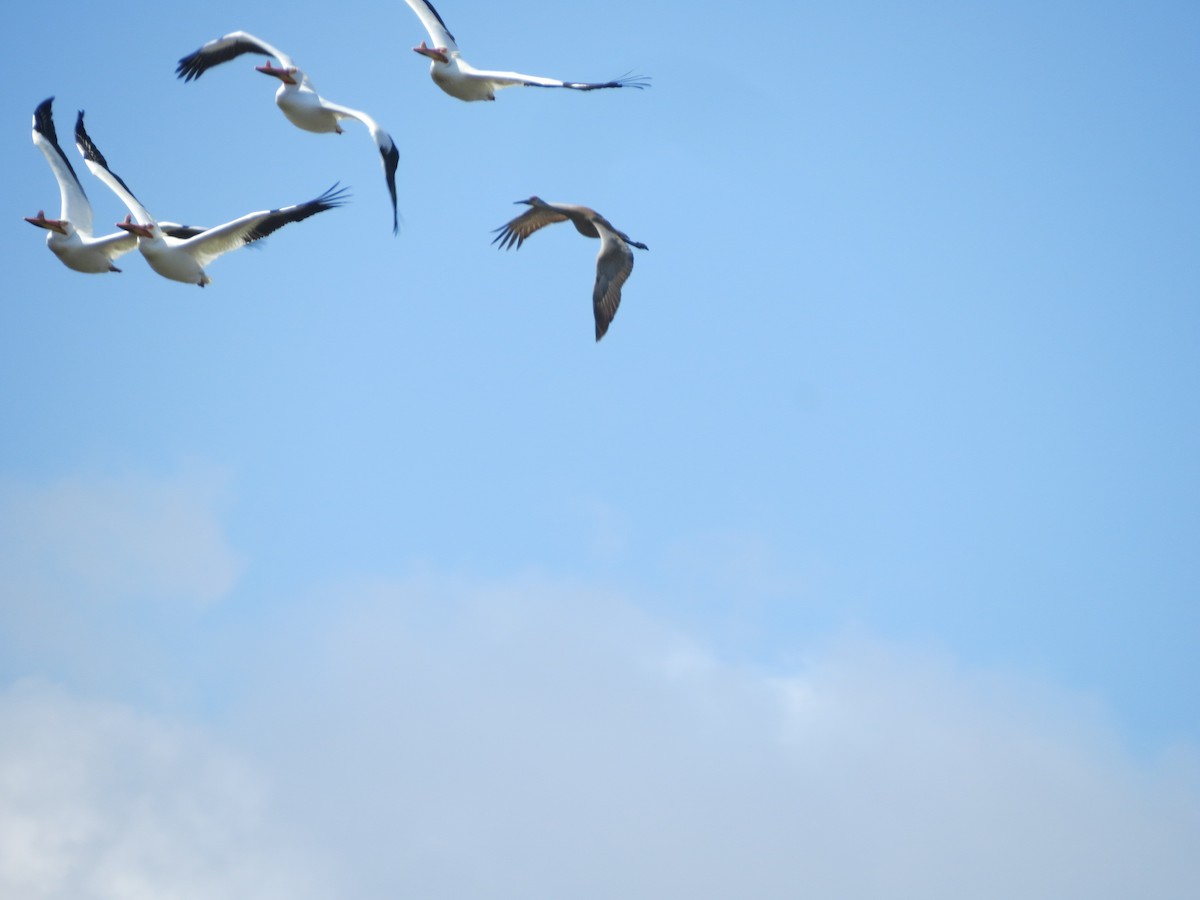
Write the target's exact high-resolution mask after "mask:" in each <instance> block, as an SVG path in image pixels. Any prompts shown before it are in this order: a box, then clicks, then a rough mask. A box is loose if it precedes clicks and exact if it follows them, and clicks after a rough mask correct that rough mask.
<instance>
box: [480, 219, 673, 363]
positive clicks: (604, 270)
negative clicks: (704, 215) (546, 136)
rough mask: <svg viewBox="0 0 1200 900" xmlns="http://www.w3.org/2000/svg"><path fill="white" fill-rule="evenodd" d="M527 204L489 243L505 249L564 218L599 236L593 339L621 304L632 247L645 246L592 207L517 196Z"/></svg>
mask: <svg viewBox="0 0 1200 900" xmlns="http://www.w3.org/2000/svg"><path fill="white" fill-rule="evenodd" d="M516 202H517V203H523V204H525V205H526V206H528V207H529V209H528V210H527V211H526V212H523V213H521V215H519V216H517V217H516V218H515V219H513V220H512V221H511V222H508V223H506V224H504V225H502V226H500V227H499V228H497V229H496V231H498V232H499V234H497V235H496V237H495V239H493V241H492V243H493V244H499V245H500V246H501V247H502V248H504V249H505V250H508V249H510V248H512V247H514V246H515V247H516V248H517V249H520V247H521V245H522V244H523V243H525V239H526V238H527V237H529V236H530V235H531V234H533V233H534V232H535V231H537V230H538V229H539V228H543V227H545V226H546V225H553V224H554V223H555V222H565V221H567V220H568V219H569V220H570V221H571V224H572V225H574V226H575V230H576V231H578V232H579V233H580V234H582V235H583V236H584V237H590V238H597V237H598V238H600V252H599V253H598V254H597V255H596V286H595V288H594V289H593V290H592V312H593V313H594V314H595V317H596V340H597V341H598V340H600V338H602V337H604V333H605V332H606V331H608V326H609V323H610V322H612V320H613V316H615V315H616V314H617V307H618V306H620V305H621V286H622V285H623V284H625V279H627V278H628V277H629V273H630V272H632V271H633V251H632V250H630V249H629V248H630V247H637V248H638V249H639V250H649V249H650V248H649V247H647V246H646V245H645V244H643V243H640V242H638V241H635V240H633V239H632V238H630V237H629V235H627V234H626V233H625V232H623V231H618V230H617V229H616V228H613V226H612V223H611V222H609V221H608V219H606V218H604V216H602V215H600V213H598V212H596V211H595V210H594V209H590V208H589V207H586V206H574V205H572V204H570V203H547V202H546V201H545V200H543V199H542V198H541V197H530V198H529V199H528V200H518V201H516Z"/></svg>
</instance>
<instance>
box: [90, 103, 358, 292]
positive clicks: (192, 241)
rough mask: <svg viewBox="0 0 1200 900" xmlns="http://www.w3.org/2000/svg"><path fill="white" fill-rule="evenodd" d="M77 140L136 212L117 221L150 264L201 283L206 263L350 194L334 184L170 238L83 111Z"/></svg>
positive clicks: (172, 275)
mask: <svg viewBox="0 0 1200 900" xmlns="http://www.w3.org/2000/svg"><path fill="white" fill-rule="evenodd" d="M75 144H76V146H77V147H78V148H79V152H80V153H82V154H83V161H84V162H85V163H86V164H87V167H88V168H89V169H91V170H92V172H93V173H94V174H95V175H96V177H97V178H99V179H100V180H101V181H103V182H104V183H105V184H107V185H108V186H109V187H110V188H112V191H113V193H115V194H116V195H117V196H118V197H119V198H121V202H123V203H124V204H125V205H126V206H127V207H128V208H129V212H130V213H131V214H132V217H131V216H126V217H125V221H124V222H118V223H117V227H118V228H121V229H123V230H125V231H127V232H129V233H130V234H131V235H134V236H135V239H136V240H137V246H138V250H140V251H141V254H142V256H144V257H145V258H146V262H148V263H149V264H150V268H152V269H153V270H154V271H155V272H157V273H158V274H159V275H161V276H163V277H164V278H170V279H171V280H172V281H182V282H184V283H185V284H198V285H200V287H204V286H205V285H206V284H208V283H209V282H210V281H211V280H212V279H210V278H209V277H208V273H207V272H205V271H204V267H205V266H207V265H208V264H209V263H211V262H212V261H213V260H214V259H216V258H217V257H218V256H222V255H223V254H225V253H228V252H229V251H230V250H236V249H237V248H239V247H243V246H245V245H246V244H249V243H252V242H254V241H257V240H259V239H260V238H265V237H266V236H267V235H268V234H271V233H272V232H273V231H276V230H278V229H280V228H282V227H283V226H284V225H287V224H289V223H291V222H299V221H301V220H302V219H307V218H308V217H309V216H315V215H316V214H317V213H319V212H324V211H325V210H327V209H333V208H334V207H336V206H341V205H342V203H343V202H344V200H345V197H346V189H345V188H343V189H341V190H338V186H337V185H336V184H335V185H334V186H333V187H331V188H330V189H329V190H327V191H326V192H325V193H323V194H322V195H321V196H320V197H317V198H316V199H315V200H309V201H308V202H307V203H300V204H297V205H295V206H285V207H283V208H282V209H271V210H263V211H262V212H253V213H248V214H246V215H244V216H241V217H240V218H237V219H234V220H233V221H232V222H226V223H225V224H224V225H217V226H216V227H214V228H209V229H207V230H205V231H203V232H202V233H200V234H196V235H194V236H192V237H186V238H178V237H172V236H171V235H169V234H167V233H165V231H164V229H163V227H162V226H161V225H160V224H159V223H158V222H156V221H155V220H154V217H153V216H152V215H150V213H149V212H147V211H146V208H145V207H144V206H142V204H141V202H140V201H139V200H138V199H137V197H135V196H134V195H133V192H132V191H131V190H130V189H129V187H128V186H127V185H126V184H125V182H124V181H122V180H121V178H120V177H119V176H118V175H117V174H116V173H114V172H113V171H112V169H110V168H109V166H108V161H107V160H106V159H105V158H104V155H103V154H102V153H101V152H100V150H99V148H98V147H97V146H96V145H95V143H93V141H92V139H91V137H90V136H89V135H88V133H87V131H86V129H85V128H84V127H83V112H82V111H80V113H79V118H78V119H76V120H75ZM134 220H136V221H134Z"/></svg>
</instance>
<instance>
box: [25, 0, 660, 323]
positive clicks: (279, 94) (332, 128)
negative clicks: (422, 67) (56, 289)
mask: <svg viewBox="0 0 1200 900" xmlns="http://www.w3.org/2000/svg"><path fill="white" fill-rule="evenodd" d="M406 2H407V3H408V5H409V6H410V7H412V10H413V11H414V12H415V13H416V14H417V16H418V17H419V18H420V20H421V23H422V24H423V25H424V26H425V30H426V31H428V32H429V40H430V44H431V45H432V46H430V45H427V44H426V43H425V41H421V44H420V46H417V47H414V48H413V50H414V51H415V52H417V53H419V54H421V55H422V56H426V57H428V58H429V60H430V63H429V74H430V76H431V77H432V78H433V81H434V83H435V84H436V85H437V86H438V87H440V88H441V89H442V90H443V91H445V92H446V93H447V94H449V95H450V96H451V97H455V98H457V99H459V100H468V101H470V100H495V99H496V91H497V90H499V89H500V88H506V87H545V88H566V89H569V90H575V91H594V90H601V89H605V88H624V87H628V88H641V87H645V86H646V80H647V79H645V78H642V77H623V78H619V79H616V80H615V81H606V82H575V81H559V80H557V79H554V78H542V77H540V76H537V75H522V74H520V73H519V72H499V71H492V70H488V69H476V68H475V67H474V66H472V65H471V64H470V63H468V62H467V61H466V60H465V59H463V58H462V56H461V55H460V53H459V50H458V44H457V43H456V42H455V40H454V35H452V34H451V33H450V31H449V30H448V29H447V28H446V24H445V23H444V22H443V21H442V17H441V16H440V15H438V12H437V10H436V9H434V8H433V5H432V4H431V3H429V2H428V0H406ZM245 53H253V54H258V55H261V56H267V57H270V58H271V59H273V60H275V62H277V63H278V65H272V64H271V63H270V62H269V61H268V62H267V64H266V65H262V66H256V67H255V68H256V69H257V71H259V72H262V73H263V74H264V75H270V76H271V77H273V78H278V79H279V82H280V84H279V88H278V90H277V91H276V93H275V104H276V105H277V106H278V107H279V108H280V109H281V110H282V111H283V114H284V115H285V116H287V118H288V120H289V121H290V122H291V123H292V124H293V125H295V126H296V127H297V128H301V129H303V130H305V131H313V132H317V133H327V132H333V133H338V134H340V133H341V132H342V127H341V121H342V120H343V119H354V120H357V121H359V122H361V123H362V124H363V125H365V126H366V127H367V129H368V131H370V133H371V137H372V139H373V140H374V142H375V146H376V147H377V148H378V150H379V155H380V157H381V158H382V160H383V173H384V178H385V180H386V182H387V189H388V194H389V196H390V198H391V205H392V233H393V234H395V233H396V232H397V231H398V230H399V221H398V214H397V211H396V167H397V165H398V163H399V160H400V154H399V151H398V150H397V149H396V145H395V142H393V141H392V138H391V136H390V135H388V133H387V132H386V131H384V130H383V129H382V128H380V127H379V124H378V123H377V122H376V121H375V120H374V119H373V118H371V116H369V115H367V114H366V113H364V112H360V111H359V110H356V109H351V108H350V107H347V106H342V105H340V104H338V103H331V102H330V101H328V100H326V99H325V98H323V97H322V96H321V95H320V94H318V93H317V91H316V89H315V88H314V87H313V84H312V82H311V81H310V80H309V77H308V75H307V74H305V72H304V71H303V70H302V69H300V68H299V67H298V66H297V65H296V64H295V63H294V62H293V61H292V58H291V57H290V56H288V55H287V54H286V53H283V52H282V51H280V50H277V49H276V48H275V47H272V46H271V45H270V44H268V43H266V42H265V41H261V40H259V39H258V38H256V37H254V36H253V35H251V34H247V33H246V32H244V31H235V32H233V33H232V34H227V35H225V36H224V37H221V38H217V39H216V40H215V41H209V42H208V43H207V44H205V45H204V46H202V47H201V48H200V49H199V50H196V51H195V52H194V53H189V54H188V55H187V56H185V57H183V59H181V60H180V61H179V65H178V66H177V67H176V74H177V75H178V77H179V78H182V79H183V80H184V81H192V80H194V79H196V78H199V77H200V76H201V75H203V74H204V73H205V72H207V71H208V70H209V69H211V68H213V67H214V66H218V65H220V64H221V63H225V62H228V61H229V60H231V59H234V58H236V57H238V56H241V55H243V54H245ZM53 100H54V98H53V97H51V98H49V99H48V100H45V101H43V102H42V103H41V104H39V105H38V107H37V109H36V110H35V111H34V114H33V143H34V145H35V146H36V147H37V148H38V149H39V150H41V151H42V153H43V154H44V155H45V157H46V160H47V161H48V162H49V163H50V168H51V170H52V171H53V172H54V177H55V179H56V180H57V181H58V188H59V193H60V194H61V198H62V208H61V212H60V213H59V217H58V218H57V219H51V218H48V217H47V216H46V213H45V211H39V212H38V214H37V215H36V216H33V217H27V218H26V219H25V221H27V222H29V223H30V224H32V225H36V226H37V227H38V228H44V229H45V230H46V232H47V234H46V245H47V246H48V247H49V248H50V250H51V251H52V252H53V253H54V255H55V256H57V257H58V258H59V260H61V261H62V263H63V264H64V265H66V266H67V267H68V268H70V269H74V270H75V271H77V272H86V273H103V272H119V271H121V270H120V269H118V268H117V267H116V266H115V265H113V262H114V260H116V259H117V258H118V257H120V256H122V255H123V254H125V253H128V252H130V251H131V250H133V249H134V248H135V247H136V248H137V249H138V250H139V251H140V252H141V254H142V256H143V257H145V259H146V262H147V263H149V265H150V268H151V269H153V270H154V271H155V272H157V273H158V274H159V275H161V276H163V277H164V278H169V279H171V280H172V281H181V282H184V283H186V284H198V285H200V287H204V285H206V284H208V283H209V281H210V279H209V277H208V274H207V272H205V267H207V266H208V265H209V264H210V263H211V262H212V261H213V260H215V259H216V258H217V257H219V256H221V255H222V254H225V253H228V252H229V251H230V250H236V249H237V248H238V247H242V246H245V245H246V244H249V243H252V242H254V241H257V240H259V239H260V238H264V237H266V236H267V235H269V234H271V233H272V232H274V231H276V230H278V229H280V228H282V227H283V226H284V225H288V224H290V223H292V222H299V221H301V220H302V219H307V218H309V217H310V216H314V215H316V214H317V213H320V212H324V211H325V210H327V209H333V208H334V207H336V206H340V205H341V204H342V203H343V202H344V200H345V197H346V191H345V189H339V188H338V186H337V185H334V186H333V187H332V188H330V189H329V190H328V191H326V192H325V193H323V194H322V195H321V196H319V197H317V198H316V199H314V200H309V201H308V202H307V203H298V204H296V205H294V206H284V207H282V208H280V209H271V210H263V211H261V212H252V213H248V214H246V215H244V216H240V217H238V218H236V219H233V220H232V221H230V222H226V223H225V224H223V225H217V226H216V227H214V228H193V227H190V226H186V225H178V224H175V223H172V222H160V221H158V220H157V219H155V218H154V216H152V215H151V214H150V212H149V211H148V210H147V209H146V207H144V206H143V205H142V204H141V202H140V201H139V200H138V199H137V197H135V196H134V194H133V191H131V190H130V189H129V187H128V185H126V183H125V182H124V181H123V180H122V179H121V178H120V177H119V176H117V175H116V174H115V173H114V172H113V171H112V169H111V168H110V167H109V164H108V161H107V160H105V158H104V155H103V154H102V153H101V152H100V150H99V148H97V147H96V144H95V142H93V140H92V139H91V137H90V136H89V135H88V133H87V130H86V129H85V128H84V122H83V113H82V112H80V113H79V116H78V118H77V119H76V122H75V144H76V147H77V148H78V150H79V153H80V154H81V155H82V156H83V161H84V163H85V164H86V165H87V167H88V168H89V169H90V170H91V171H92V173H93V174H94V175H95V176H96V177H97V178H99V179H100V180H101V181H103V182H104V183H105V184H106V185H108V187H109V188H110V189H111V190H112V191H113V192H114V193H115V194H116V195H117V197H119V198H120V200H121V202H122V203H124V204H125V206H126V207H127V208H128V209H129V214H128V215H127V216H126V217H125V220H124V221H123V222H118V223H117V224H116V227H117V228H118V229H119V230H118V231H116V232H115V233H113V234H109V235H104V236H101V237H97V236H96V235H95V234H93V232H92V207H91V204H90V203H89V202H88V199H87V195H86V194H85V193H84V190H83V185H82V184H81V183H80V181H79V178H78V177H77V176H76V174H75V170H74V168H73V167H72V166H71V162H70V160H69V159H68V158H67V156H66V154H65V153H63V150H62V147H60V146H59V143H58V136H57V133H56V132H55V128H54V118H53V115H52V112H51V104H52V103H53ZM517 202H518V203H521V204H525V205H527V206H528V207H529V209H528V210H526V211H525V212H524V213H522V214H521V215H519V216H517V217H516V218H515V219H513V220H512V221H510V222H507V223H505V224H504V225H503V226H501V227H500V228H498V229H496V231H497V232H499V234H497V236H496V238H495V239H494V240H493V243H495V244H498V245H499V246H500V247H502V248H504V249H509V248H511V247H520V246H521V244H523V243H524V242H525V239H526V238H528V237H529V236H530V235H531V234H533V233H534V232H535V231H537V230H538V229H539V228H542V227H544V226H546V225H551V224H553V223H555V222H565V221H570V222H571V224H572V225H574V226H575V229H576V230H577V231H578V232H579V233H580V234H582V235H585V236H586V237H590V238H599V239H600V252H599V254H598V255H597V257H596V284H595V287H594V289H593V292H592V309H593V312H594V314H595V320H596V340H597V341H598V340H600V338H602V337H603V336H604V333H605V332H606V331H607V330H608V326H609V323H611V322H612V319H613V316H615V315H616V312H617V306H618V305H619V304H620V302H621V286H622V285H623V284H624V283H625V280H626V279H627V278H628V277H629V273H630V272H632V271H633V250H632V249H630V248H631V247H637V248H639V249H641V250H646V249H649V248H647V247H646V245H645V244H642V243H639V242H638V241H635V240H632V239H631V238H630V237H629V236H628V235H627V234H625V233H624V232H622V231H619V230H618V229H616V228H614V227H613V226H612V224H611V223H610V222H609V221H608V220H607V219H605V218H604V217H603V216H602V215H600V214H599V213H598V212H596V211H595V210H594V209H589V208H588V207H586V206H576V205H573V204H568V203H547V202H546V201H544V200H542V199H541V198H540V197H530V198H529V199H528V200H518V201H517Z"/></svg>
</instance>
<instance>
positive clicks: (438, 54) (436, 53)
mask: <svg viewBox="0 0 1200 900" xmlns="http://www.w3.org/2000/svg"><path fill="white" fill-rule="evenodd" d="M413 53H420V54H421V55H422V56H428V57H429V58H430V59H432V60H433V61H434V62H440V63H448V62H450V51H449V50H448V49H447V48H445V47H429V46H427V45H426V44H425V42H424V41H421V46H420V47H413Z"/></svg>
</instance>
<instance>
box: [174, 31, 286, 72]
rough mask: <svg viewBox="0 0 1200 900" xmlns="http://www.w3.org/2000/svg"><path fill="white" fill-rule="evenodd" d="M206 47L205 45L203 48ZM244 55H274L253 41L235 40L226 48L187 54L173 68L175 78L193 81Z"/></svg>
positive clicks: (202, 49) (200, 50) (201, 49)
mask: <svg viewBox="0 0 1200 900" xmlns="http://www.w3.org/2000/svg"><path fill="white" fill-rule="evenodd" d="M207 46H208V45H207V44H205V47H207ZM245 53H258V54H260V55H262V56H270V57H272V58H274V57H275V54H274V53H272V52H271V51H270V50H267V49H266V48H265V47H261V46H259V45H258V44H256V43H254V41H246V40H237V41H234V42H232V43H231V44H230V45H229V46H228V47H222V48H221V49H219V50H209V51H205V49H204V47H201V48H200V49H199V50H196V51H195V52H193V53H189V54H188V55H187V56H185V57H183V58H182V59H180V60H179V65H177V66H176V67H175V76H176V77H177V78H182V79H183V80H184V81H195V80H196V79H197V78H199V77H200V76H201V75H203V74H204V73H205V72H207V71H208V70H209V69H211V68H212V67H213V66H219V65H221V63H226V62H229V60H231V59H237V58H238V57H239V56H241V55H242V54H245Z"/></svg>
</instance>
